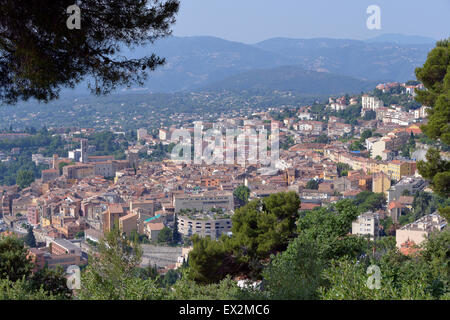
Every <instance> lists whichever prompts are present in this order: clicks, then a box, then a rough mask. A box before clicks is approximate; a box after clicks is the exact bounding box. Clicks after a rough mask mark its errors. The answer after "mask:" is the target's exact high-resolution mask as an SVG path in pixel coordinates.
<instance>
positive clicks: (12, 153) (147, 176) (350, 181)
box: [0, 83, 448, 273]
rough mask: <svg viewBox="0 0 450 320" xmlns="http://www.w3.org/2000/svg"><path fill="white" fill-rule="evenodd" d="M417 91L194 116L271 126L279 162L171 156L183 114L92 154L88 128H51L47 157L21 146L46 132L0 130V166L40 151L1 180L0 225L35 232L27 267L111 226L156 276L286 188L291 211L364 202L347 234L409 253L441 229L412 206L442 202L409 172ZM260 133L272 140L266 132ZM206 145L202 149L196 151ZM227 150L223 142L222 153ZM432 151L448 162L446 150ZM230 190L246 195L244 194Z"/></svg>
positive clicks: (79, 254) (65, 255)
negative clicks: (294, 203) (294, 202)
mask: <svg viewBox="0 0 450 320" xmlns="http://www.w3.org/2000/svg"><path fill="white" fill-rule="evenodd" d="M422 88H423V86H422V85H421V84H420V83H414V84H405V83H403V84H401V83H385V84H380V85H378V86H377V87H376V90H375V92H376V93H377V94H378V96H377V95H376V94H373V93H368V94H362V95H359V96H348V95H346V96H342V97H330V98H329V101H328V103H327V104H325V105H323V106H321V107H320V106H318V105H305V106H298V107H294V106H286V107H283V108H268V109H267V110H266V111H260V110H258V111H255V112H253V113H251V114H249V115H239V114H238V113H236V112H235V111H232V112H230V114H229V115H226V114H222V115H221V116H218V117H217V118H216V119H215V121H214V122H212V121H209V122H206V121H205V122H200V124H201V126H202V129H203V130H207V129H211V128H212V129H215V130H218V131H219V132H222V133H224V132H225V131H226V130H227V129H242V130H254V131H255V132H261V130H267V132H271V130H272V128H273V126H274V125H276V127H277V128H279V158H278V159H276V161H273V162H272V163H271V164H270V166H265V165H262V164H261V163H258V162H257V163H253V164H252V163H249V162H248V161H247V162H245V164H244V165H243V164H241V163H237V162H236V161H235V162H234V163H231V164H230V163H226V164H225V163H222V164H214V165H207V164H206V163H204V162H202V163H200V164H198V163H197V164H196V163H192V162H191V163H189V162H187V163H185V162H180V161H173V160H172V159H171V157H170V151H171V150H172V149H173V148H174V146H175V144H176V143H178V142H179V141H178V140H177V139H178V138H176V139H172V135H173V133H174V132H175V131H176V130H177V129H186V130H187V132H189V133H190V134H193V129H194V124H195V123H199V119H196V118H195V117H192V118H189V119H183V117H182V115H181V114H179V115H177V114H174V115H171V116H169V118H171V119H183V121H181V122H180V121H173V123H172V124H170V125H167V126H164V127H160V128H157V130H155V129H154V128H139V129H137V130H136V131H135V133H133V132H132V133H128V132H127V133H125V132H120V131H119V132H117V131H114V132H110V133H109V135H108V137H109V138H108V139H109V140H108V141H109V142H108V143H109V144H111V145H117V146H119V145H120V146H121V148H111V150H114V151H115V152H116V153H115V154H104V153H107V152H103V154H104V155H98V154H102V153H101V152H100V153H99V152H98V151H99V150H98V148H99V146H98V143H97V142H98V141H97V142H95V141H96V140H95V141H94V140H93V137H94V136H95V135H96V134H98V133H97V131H96V129H95V128H81V129H80V128H66V129H64V130H59V129H57V128H55V129H52V128H49V132H51V136H52V139H56V140H55V141H56V142H55V145H58V143H60V145H61V148H59V149H58V148H57V147H55V149H54V150H62V152H63V153H64V154H57V153H54V154H51V156H50V155H49V153H50V152H52V151H53V150H49V149H48V148H47V150H46V147H45V146H39V148H37V147H38V144H39V143H37V144H34V145H33V142H32V141H31V139H32V138H33V137H34V136H36V135H37V134H39V135H44V133H37V132H36V130H34V131H29V132H28V133H26V132H15V131H12V132H11V131H9V132H7V130H5V132H3V133H1V134H0V141H3V144H2V145H1V146H2V147H3V149H2V150H0V159H2V163H3V165H8V164H11V163H14V161H18V160H17V159H18V158H20V157H21V156H22V155H23V153H24V152H28V151H27V150H30V145H31V147H33V148H34V149H33V150H35V149H36V150H38V151H40V153H33V154H32V156H31V160H32V162H33V163H34V166H35V168H39V169H36V174H40V177H38V179H36V180H34V178H32V179H30V180H29V181H28V183H25V184H24V185H19V184H20V183H19V182H18V178H17V183H15V184H13V185H10V186H7V185H3V186H0V196H1V197H0V216H2V222H3V223H2V224H1V225H0V227H1V228H2V231H3V232H6V233H11V232H14V233H16V234H18V235H19V236H23V237H25V236H26V235H27V234H28V233H30V232H32V233H33V236H34V237H35V240H36V246H35V247H33V248H30V249H29V251H30V255H31V256H32V258H33V261H35V263H36V268H43V267H44V266H45V265H48V266H64V267H68V266H70V265H83V264H87V256H88V254H89V253H91V252H93V251H94V252H95V250H96V245H97V243H98V241H99V240H100V239H101V238H102V237H103V236H104V234H106V233H108V232H110V231H111V230H112V229H113V228H114V227H117V228H119V230H120V231H121V232H122V233H123V234H124V235H125V236H126V237H128V238H130V239H134V238H137V239H139V241H140V242H141V243H142V244H143V245H144V246H145V247H146V250H147V252H146V253H145V255H144V260H143V265H153V264H154V265H156V266H157V267H158V269H159V272H161V273H165V272H167V271H168V270H170V269H176V268H178V267H180V266H181V265H182V264H183V262H185V261H186V259H187V258H188V255H189V251H190V250H191V249H192V247H191V244H192V242H191V238H192V236H193V235H198V236H200V237H206V236H209V237H210V238H211V239H219V238H220V237H221V236H222V234H226V235H231V228H232V216H233V215H234V213H235V211H236V209H237V208H239V207H241V206H242V205H243V204H245V203H247V202H248V201H251V200H252V199H263V198H265V197H268V196H270V195H272V194H276V193H279V192H283V191H286V192H287V191H294V192H295V193H296V194H298V196H299V198H300V201H301V204H300V207H299V211H300V212H306V211H309V210H313V209H315V208H320V207H327V206H328V205H332V204H336V203H337V202H338V201H340V200H342V199H351V200H353V201H355V203H358V204H360V208H363V209H362V210H361V211H360V216H359V217H358V219H357V220H355V221H354V222H353V225H352V230H351V232H352V234H355V235H361V236H368V237H370V238H371V239H379V238H382V237H384V236H387V235H390V236H396V241H397V243H396V246H397V248H398V249H399V250H400V251H401V252H402V253H404V254H410V252H411V251H414V250H416V249H414V248H416V247H417V245H420V244H421V242H422V241H423V240H424V238H423V236H422V235H423V234H429V233H431V232H432V231H434V230H436V229H439V230H440V229H442V228H443V222H445V220H443V218H442V217H440V216H439V215H438V214H437V211H436V210H437V207H435V208H434V210H433V211H430V210H423V209H420V208H419V207H418V206H417V203H418V202H420V201H422V200H421V199H422V198H427V197H428V198H430V195H431V197H432V198H433V199H432V200H433V201H434V202H433V203H434V205H435V206H436V203H438V204H439V203H442V202H443V201H444V200H443V199H440V198H439V199H437V198H436V197H435V196H434V195H433V194H432V190H431V189H430V188H429V185H428V182H427V181H426V180H424V179H423V178H422V177H421V176H420V175H419V174H418V171H417V167H416V161H418V160H422V159H424V155H425V153H426V150H427V149H428V148H429V147H430V142H429V141H427V139H426V138H425V137H424V135H423V134H422V131H421V129H420V125H421V124H423V123H426V121H427V109H428V107H427V106H421V105H414V104H413V103H412V101H413V97H414V95H415V90H421V89H422ZM386 97H388V98H389V99H396V100H394V101H399V102H405V104H406V105H407V106H408V107H405V106H404V105H400V104H388V103H386V102H384V101H383V99H382V98H384V99H385V101H386ZM388 101H390V100H388ZM201 120H202V118H200V121H201ZM196 121H197V122H196ZM46 130H47V129H46ZM272 133H273V132H272ZM45 134H48V133H45ZM268 137H269V146H271V144H270V143H272V141H271V139H272V137H273V135H272V134H269V135H268ZM27 139H28V140H27ZM24 141H25V142H26V141H28V142H27V143H25V142H24ZM206 147H207V143H205V142H204V143H203V144H201V148H202V150H201V151H202V154H203V152H204V150H205V148H206ZM234 147H235V145H234V144H233V145H227V146H225V149H224V151H223V152H224V153H226V152H227V148H234ZM251 147H252V142H251V139H250V140H247V141H246V142H245V144H244V149H245V151H246V152H247V153H248V150H249V149H250V148H251ZM70 148H73V149H70ZM269 149H270V148H268V150H269ZM46 154H47V155H48V156H46ZM441 154H442V156H443V157H444V158H445V157H447V158H448V150H446V149H445V147H443V148H441ZM117 155H119V156H117ZM118 158H120V159H118ZM34 174H35V173H34V172H32V175H34ZM33 180H34V181H33ZM237 190H240V191H242V190H244V191H246V192H244V194H245V196H242V194H243V193H242V192H238V191H237ZM428 198H427V199H428ZM435 198H436V199H435ZM427 201H428V203H427V205H430V206H431V200H430V199H428V200H427ZM439 201H440V202H439ZM422 207H423V206H422ZM415 220H417V221H415ZM30 230H31V231H30ZM173 234H177V237H174V236H172V235H173ZM169 244H170V245H171V246H172V247H168V245H169ZM174 248H175V249H174Z"/></svg>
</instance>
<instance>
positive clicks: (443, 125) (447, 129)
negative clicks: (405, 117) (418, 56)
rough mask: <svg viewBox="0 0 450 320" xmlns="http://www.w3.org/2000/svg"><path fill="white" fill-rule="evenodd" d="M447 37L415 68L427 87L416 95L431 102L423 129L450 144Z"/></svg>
mask: <svg viewBox="0 0 450 320" xmlns="http://www.w3.org/2000/svg"><path fill="white" fill-rule="evenodd" d="M449 70H450V38H449V39H446V40H442V41H438V42H437V43H436V48H434V49H433V50H431V51H430V52H429V53H428V57H427V60H426V61H425V63H424V65H423V66H422V67H420V68H416V77H417V79H418V80H420V81H421V82H422V83H423V85H424V87H425V88H426V90H419V91H417V96H416V97H415V99H416V100H417V101H418V102H420V103H422V104H423V105H426V106H430V107H431V109H430V110H428V111H427V112H428V123H427V124H426V125H422V126H421V128H422V130H423V132H424V133H425V134H426V135H427V136H429V137H430V138H432V139H441V141H442V142H444V143H446V144H447V145H448V144H450V71H449Z"/></svg>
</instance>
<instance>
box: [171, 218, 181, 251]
mask: <svg viewBox="0 0 450 320" xmlns="http://www.w3.org/2000/svg"><path fill="white" fill-rule="evenodd" d="M180 241H181V234H180V232H179V231H178V215H177V213H175V215H174V224H173V231H172V243H173V244H175V245H176V244H178V243H179V242H180Z"/></svg>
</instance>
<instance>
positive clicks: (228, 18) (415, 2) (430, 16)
mask: <svg viewBox="0 0 450 320" xmlns="http://www.w3.org/2000/svg"><path fill="white" fill-rule="evenodd" d="M180 2H181V7H180V12H179V14H178V17H177V23H176V25H175V26H174V29H173V30H174V35H176V36H199V35H208V36H216V37H220V38H224V39H227V40H233V41H240V42H244V43H255V42H258V41H262V40H265V39H268V38H272V37H290V38H314V37H329V38H347V39H368V38H371V37H375V36H378V35H380V34H384V33H402V34H407V35H419V36H427V37H431V38H434V39H440V38H445V37H449V36H450V18H449V17H450V0H180ZM369 5H378V6H379V7H380V9H381V30H369V29H367V27H366V20H367V18H368V16H369V15H368V14H367V13H366V9H367V7H368V6H369Z"/></svg>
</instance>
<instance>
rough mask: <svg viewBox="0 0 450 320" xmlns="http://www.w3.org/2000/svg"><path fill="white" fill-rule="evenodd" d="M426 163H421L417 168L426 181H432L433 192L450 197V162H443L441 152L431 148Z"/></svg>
mask: <svg viewBox="0 0 450 320" xmlns="http://www.w3.org/2000/svg"><path fill="white" fill-rule="evenodd" d="M425 158H426V160H427V161H426V162H425V161H419V162H418V163H417V168H418V169H419V172H420V174H421V175H422V177H424V178H425V179H428V180H430V183H431V187H432V188H433V191H435V192H436V193H437V194H439V195H441V196H443V197H448V196H449V195H450V161H447V160H443V159H442V158H441V155H440V153H439V150H437V149H434V148H430V149H429V150H428V152H427V154H426V156H425Z"/></svg>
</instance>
